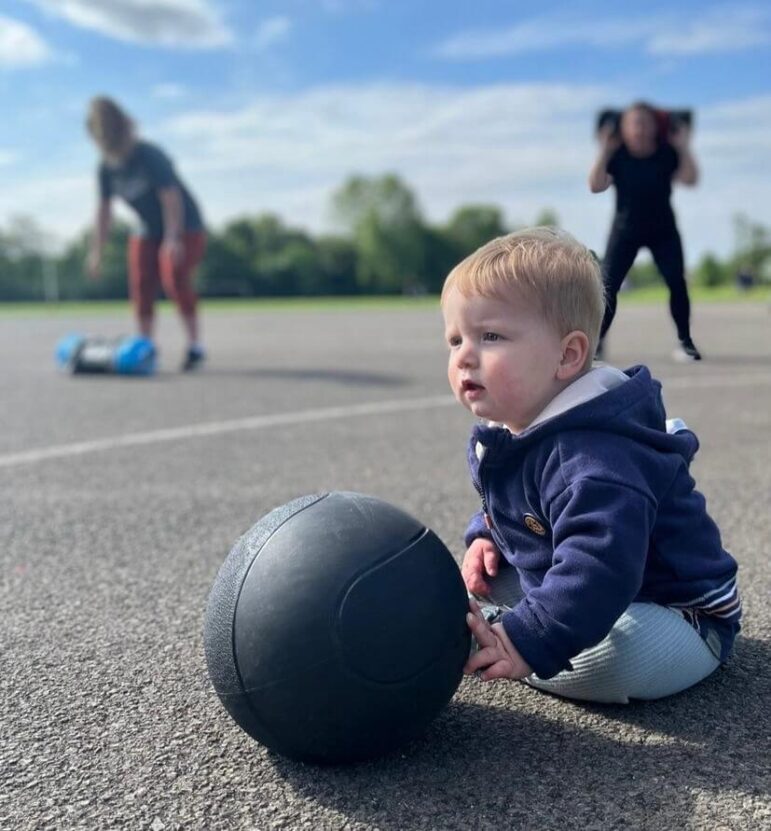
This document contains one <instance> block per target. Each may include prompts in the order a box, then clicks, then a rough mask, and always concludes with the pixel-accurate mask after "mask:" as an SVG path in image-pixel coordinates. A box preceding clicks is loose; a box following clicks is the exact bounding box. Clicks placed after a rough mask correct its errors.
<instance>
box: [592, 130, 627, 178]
mask: <svg viewBox="0 0 771 831" xmlns="http://www.w3.org/2000/svg"><path fill="white" fill-rule="evenodd" d="M598 139H599V142H600V152H599V154H598V155H597V158H596V159H595V161H594V164H593V165H592V168H591V170H590V171H589V190H590V191H591V192H592V193H602V192H603V191H604V190H607V189H608V188H609V187H610V186H611V185H612V184H613V177H612V176H611V175H610V173H608V162H609V161H610V157H611V156H612V155H613V154H614V153H615V152H616V150H618V148H619V146H620V144H621V141H620V139H619V138H618V136H616V135H615V134H614V133H613V131H612V129H611V128H609V127H604V128H603V129H602V130H600V132H599V135H598Z"/></svg>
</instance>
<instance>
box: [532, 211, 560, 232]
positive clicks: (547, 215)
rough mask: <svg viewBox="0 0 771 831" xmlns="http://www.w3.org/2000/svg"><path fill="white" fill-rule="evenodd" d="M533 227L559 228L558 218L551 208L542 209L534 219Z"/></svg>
mask: <svg viewBox="0 0 771 831" xmlns="http://www.w3.org/2000/svg"><path fill="white" fill-rule="evenodd" d="M533 224H534V225H548V226H549V227H551V228H559V227H560V218H559V215H558V214H557V212H556V211H555V210H553V209H552V208H544V209H543V210H542V211H541V212H540V213H539V214H538V216H536V218H535V222H534V223H533Z"/></svg>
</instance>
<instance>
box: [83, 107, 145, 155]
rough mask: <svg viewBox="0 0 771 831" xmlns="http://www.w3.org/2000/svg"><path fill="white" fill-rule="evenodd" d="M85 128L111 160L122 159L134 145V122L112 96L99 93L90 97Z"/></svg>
mask: <svg viewBox="0 0 771 831" xmlns="http://www.w3.org/2000/svg"><path fill="white" fill-rule="evenodd" d="M86 129H87V130H88V132H89V134H90V135H91V138H92V139H93V140H94V141H95V142H96V144H97V145H98V147H99V149H100V150H101V151H102V153H103V154H104V155H105V157H106V158H107V159H109V160H111V161H118V162H120V161H122V160H123V159H124V158H125V157H126V156H127V155H128V153H129V151H130V150H131V148H132V147H133V145H134V140H135V126H134V122H133V121H132V120H131V118H130V117H129V115H128V114H127V113H126V112H125V111H124V110H123V109H121V107H120V106H119V105H118V104H117V103H116V102H115V101H113V100H112V98H107V97H105V96H102V95H99V96H97V97H96V98H92V99H91V102H90V104H89V106H88V116H87V117H86Z"/></svg>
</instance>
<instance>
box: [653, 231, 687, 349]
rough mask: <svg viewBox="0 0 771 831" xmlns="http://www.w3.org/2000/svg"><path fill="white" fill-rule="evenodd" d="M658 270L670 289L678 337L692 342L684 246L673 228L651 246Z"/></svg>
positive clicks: (670, 307)
mask: <svg viewBox="0 0 771 831" xmlns="http://www.w3.org/2000/svg"><path fill="white" fill-rule="evenodd" d="M650 249H651V254H652V255H653V261H654V263H656V268H658V270H659V271H660V272H661V276H662V277H663V278H664V281H665V282H666V284H667V287H668V288H669V311H670V314H671V315H672V320H673V321H674V322H675V326H676V328H677V337H678V338H679V339H680V340H681V341H683V342H690V340H691V301H690V299H689V297H688V286H687V284H686V282H685V263H684V259H683V245H682V242H681V240H680V234H679V233H678V230H677V228H671V229H670V230H669V231H668V232H667V233H665V234H663V235H662V236H660V237H659V238H657V239H656V240H655V242H654V243H653V244H652V245H651V246H650Z"/></svg>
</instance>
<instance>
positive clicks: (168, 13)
mask: <svg viewBox="0 0 771 831" xmlns="http://www.w3.org/2000/svg"><path fill="white" fill-rule="evenodd" d="M27 1H28V2H31V3H34V4H35V5H37V6H39V7H41V8H42V9H44V10H45V11H47V12H48V13H49V14H51V15H53V16H55V17H61V18H64V19H65V20H67V21H69V22H70V23H72V24H73V25H75V26H79V27H82V28H84V29H91V30H93V31H96V32H99V33H100V34H102V35H106V36H108V37H112V38H116V39H118V40H123V41H129V42H134V43H141V44H145V45H150V46H167V47H173V48H180V49H206V48H215V47H219V46H225V45H227V44H228V43H230V42H231V41H232V34H231V32H230V31H229V30H228V28H227V27H226V25H225V23H224V22H223V21H222V19H221V17H220V15H219V13H218V11H217V9H216V8H215V7H214V5H213V4H212V3H211V2H210V0H109V1H106V0H27Z"/></svg>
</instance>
